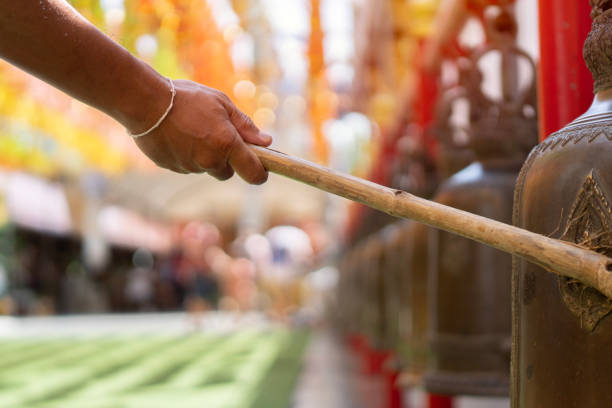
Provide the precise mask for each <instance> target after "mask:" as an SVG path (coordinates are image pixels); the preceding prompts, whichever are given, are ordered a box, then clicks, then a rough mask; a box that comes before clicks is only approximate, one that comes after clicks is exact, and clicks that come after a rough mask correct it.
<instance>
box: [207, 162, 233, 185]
mask: <svg viewBox="0 0 612 408" xmlns="http://www.w3.org/2000/svg"><path fill="white" fill-rule="evenodd" d="M207 173H208V174H210V175H211V176H213V177H214V178H216V179H217V180H219V181H225V180H228V179H230V178H232V176H233V175H234V169H232V168H231V167H230V166H229V165H227V164H226V165H225V166H224V167H221V168H220V169H210V170H208V171H207Z"/></svg>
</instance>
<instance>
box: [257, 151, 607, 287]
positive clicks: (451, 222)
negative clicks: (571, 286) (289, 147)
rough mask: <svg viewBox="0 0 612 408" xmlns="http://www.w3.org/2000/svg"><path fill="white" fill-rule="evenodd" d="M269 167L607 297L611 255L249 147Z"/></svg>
mask: <svg viewBox="0 0 612 408" xmlns="http://www.w3.org/2000/svg"><path fill="white" fill-rule="evenodd" d="M251 148H252V149H253V150H254V152H255V154H257V156H258V157H259V159H260V160H261V162H262V163H263V165H264V166H265V167H266V169H268V170H269V171H271V172H273V173H276V174H280V175H282V176H285V177H289V178H291V179H294V180H297V181H300V182H302V183H306V184H308V185H310V186H313V187H316V188H318V189H321V190H324V191H327V192H329V193H332V194H336V195H339V196H341V197H344V198H347V199H349V200H353V201H357V202H359V203H362V204H364V205H367V206H369V207H372V208H375V209H377V210H379V211H382V212H385V213H387V214H390V215H393V216H396V217H401V218H410V219H413V220H415V221H419V222H422V223H425V224H427V225H429V226H431V227H435V228H439V229H442V230H445V231H448V232H452V233H454V234H458V235H461V236H463V237H466V238H469V239H472V240H475V241H478V242H481V243H483V244H485V245H489V246H492V247H494V248H497V249H499V250H501V251H504V252H508V253H511V254H513V255H517V256H519V257H521V258H524V259H526V260H527V261H529V262H532V263H534V264H536V265H539V266H541V267H542V268H544V269H546V270H548V271H549V272H552V273H555V274H557V275H562V276H568V277H572V278H575V279H578V280H580V281H582V282H584V283H585V284H586V285H588V286H592V287H594V288H595V289H597V290H599V291H600V292H601V293H603V294H604V295H606V296H607V297H609V298H612V259H611V258H608V257H606V256H604V255H601V254H598V253H596V252H593V251H589V250H587V249H584V248H581V247H579V246H578V245H575V244H572V243H569V242H565V241H560V240H557V239H553V238H548V237H546V236H543V235H540V234H536V233H533V232H530V231H527V230H523V229H521V228H517V227H513V226H511V225H508V224H504V223H502V222H499V221H494V220H491V219H488V218H485V217H481V216H479V215H475V214H472V213H469V212H466V211H461V210H457V209H455V208H452V207H448V206H445V205H442V204H439V203H436V202H434V201H429V200H425V199H423V198H419V197H416V196H413V195H412V194H409V193H406V192H404V191H400V190H394V189H391V188H388V187H384V186H381V185H379V184H376V183H372V182H370V181H367V180H363V179H360V178H358V177H354V176H351V175H348V174H343V173H340V172H337V171H335V170H332V169H329V168H326V167H323V166H320V165H318V164H315V163H311V162H309V161H306V160H303V159H299V158H296V157H291V156H288V155H286V154H284V153H280V152H277V151H275V150H271V149H267V148H264V147H259V146H251Z"/></svg>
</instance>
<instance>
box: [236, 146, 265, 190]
mask: <svg viewBox="0 0 612 408" xmlns="http://www.w3.org/2000/svg"><path fill="white" fill-rule="evenodd" d="M229 164H230V166H232V168H233V169H234V170H235V171H236V173H238V174H239V175H240V177H242V178H243V179H244V181H246V182H247V183H250V184H262V183H265V182H266V180H267V179H268V172H267V171H266V169H265V168H264V166H263V164H261V162H260V161H259V159H258V158H257V156H256V155H255V153H253V151H252V150H251V149H249V147H248V146H247V145H246V144H245V143H244V141H242V139H241V138H239V137H238V140H237V141H236V143H235V145H234V148H233V149H232V151H231V153H230V156H229Z"/></svg>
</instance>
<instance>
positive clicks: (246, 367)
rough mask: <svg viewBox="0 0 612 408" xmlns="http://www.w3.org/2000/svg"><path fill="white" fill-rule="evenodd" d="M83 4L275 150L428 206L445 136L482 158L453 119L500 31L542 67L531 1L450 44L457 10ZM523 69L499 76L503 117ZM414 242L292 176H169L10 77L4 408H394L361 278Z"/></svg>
mask: <svg viewBox="0 0 612 408" xmlns="http://www.w3.org/2000/svg"><path fill="white" fill-rule="evenodd" d="M69 2H70V3H71V4H72V5H73V6H74V7H75V8H76V9H77V10H78V11H79V12H81V13H82V14H83V15H84V16H85V17H87V18H88V19H89V20H91V21H92V22H93V23H94V24H95V25H97V26H98V27H99V28H100V29H102V30H103V31H104V32H106V33H107V34H108V35H110V36H111V37H112V38H113V39H115V40H116V41H118V42H120V43H121V44H122V45H123V46H125V47H126V48H127V49H129V50H130V51H131V52H133V53H134V54H136V55H137V56H139V57H140V58H142V59H143V60H145V61H147V62H149V63H150V64H151V65H153V66H154V67H155V68H156V69H157V70H159V71H160V72H161V73H163V74H164V75H166V76H168V77H171V78H189V79H193V80H195V81H198V82H201V83H203V84H206V85H208V86H211V87H214V88H218V89H220V90H222V91H223V92H225V93H226V94H227V95H228V96H230V97H231V98H232V99H233V100H234V101H235V103H236V104H237V105H238V106H239V107H240V108H241V109H242V110H243V111H244V112H246V113H247V114H249V115H250V116H251V117H252V118H253V120H254V121H255V123H256V124H257V125H258V126H259V127H260V128H261V129H264V130H265V131H267V132H269V133H270V134H272V135H273V137H274V144H273V147H274V148H275V149H278V150H281V151H284V152H286V153H289V154H293V155H296V156H299V157H303V158H306V159H309V160H312V161H315V162H318V163H321V164H324V165H327V166H330V167H333V168H335V169H337V170H340V171H343V172H347V173H351V174H354V175H356V176H359V177H364V178H368V179H370V180H373V181H375V182H378V183H381V184H385V185H390V186H393V187H395V188H401V189H405V190H408V191H411V192H413V193H415V194H418V195H421V196H425V197H429V196H431V195H432V194H433V191H434V190H435V188H436V186H437V184H438V182H439V181H440V180H441V179H442V178H443V174H444V171H446V168H445V167H444V166H445V164H440V163H441V162H440V160H439V156H440V152H441V151H443V150H441V148H440V143H441V142H440V139H439V137H438V136H437V134H436V131H434V130H432V129H438V130H439V129H440V126H442V125H443V124H445V125H446V127H447V128H452V135H451V138H452V140H453V145H454V146H455V145H456V146H460V147H461V146H462V143H463V144H466V143H467V141H468V139H469V132H467V131H466V130H465V129H466V128H467V127H469V125H470V119H471V116H470V114H469V112H470V110H469V109H467V108H465V106H464V105H465V103H463V102H461V101H458V102H457V103H456V104H454V105H453V107H452V109H449V110H448V112H446V114H444V113H442V114H440V113H439V112H440V110H439V106H438V102H439V101H440V100H441V96H440V95H443V92H442V91H443V90H445V89H447V88H450V87H452V86H453V84H455V83H458V82H460V77H461V76H462V73H461V72H462V71H461V69H460V68H457V67H458V66H460V64H458V63H457V60H458V59H460V57H461V56H467V55H470V53H471V52H473V50H475V49H477V48H478V47H480V46H482V45H483V44H488V43H490V42H491V41H493V40H491V38H494V37H495V35H494V34H495V33H493V34H491V31H490V27H489V28H487V23H486V22H487V21H488V20H487V18H488V17H487V16H489V15H493V17H492V18H495V16H497V15H499V14H500V13H501V11H500V10H506V9H508V10H511V14H512V15H513V16H517V17H516V21H518V22H519V23H518V24H517V32H516V36H515V37H513V40H512V41H511V42H512V44H514V45H516V46H518V47H521V48H522V49H523V50H524V51H525V56H527V57H531V58H533V59H537V55H538V25H537V18H538V17H537V5H536V4H535V3H536V2H533V1H530V0H517V1H516V2H512V1H490V2H489V1H484V0H483V1H473V2H470V5H469V8H468V9H467V11H464V13H465V15H459V14H457V15H456V17H457V18H461V21H460V22H459V23H457V28H456V32H451V33H449V35H448V36H449V39H446V40H444V39H443V38H438V37H440V35H441V34H442V33H443V32H444V31H445V25H446V24H448V21H447V20H444V19H445V18H447V19H448V18H449V17H448V16H446V17H444V13H443V12H444V10H448V9H449V7H450V5H451V4H452V3H456V2H453V1H450V0H447V1H438V0H71V1H69ZM459 3H461V2H459ZM463 3H465V2H463ZM472 3H473V4H472ZM489 6H493V8H494V10H493V11H492V12H491V11H490V9H489ZM496 13H497V14H496ZM462 16H463V17H462ZM451 20H452V18H451ZM449 21H450V20H449ZM498 28H499V27H498ZM432 55H433V56H435V55H437V56H438V59H439V60H440V61H438V63H436V62H431V60H432V59H434V60H435V58H434V57H432ZM449 60H450V62H449ZM427 64H429V66H426V65H427ZM502 65H503V62H502V58H501V57H498V58H490V59H483V60H481V61H480V62H479V65H478V66H479V67H480V68H479V69H480V71H479V72H481V73H482V76H483V78H482V89H484V90H485V93H486V95H488V96H489V97H490V98H492V99H493V98H496V97H501V98H502V99H503V94H504V82H503V80H502V79H501V77H502V76H501V74H500V70H502V71H503V69H502ZM519 65H520V64H519ZM519 68H520V69H518V71H517V72H519V73H520V74H521V75H522V74H523V73H526V74H525V75H523V76H525V77H527V79H525V80H524V81H523V82H529V81H533V80H534V77H535V71H534V70H533V69H531V68H530V66H529V65H528V64H527V67H526V68H525V67H523V66H522V65H521V66H520V67H519ZM519 76H520V75H519ZM519 82H520V81H519ZM468 102H469V101H468ZM472 102H473V101H472ZM472 106H474V104H472ZM531 108H532V109H533V110H534V115H535V106H532V107H531ZM436 112H438V113H436ZM472 112H474V108H472ZM436 115H438V116H436ZM440 115H441V116H440ZM436 126H437V128H436ZM466 135H467V136H466ZM470 161H471V158H470V159H468V160H467V161H466V162H465V164H469V163H470ZM460 168H461V166H459V169H460ZM396 221H397V220H395V219H393V218H391V217H388V216H385V215H383V214H381V213H378V212H375V211H372V210H369V209H366V208H365V207H363V206H360V205H357V204H354V203H349V202H348V201H346V200H344V199H341V198H337V197H332V196H330V195H327V194H324V193H322V192H319V191H317V190H315V189H312V188H310V187H307V186H304V185H302V184H299V183H296V182H293V181H290V180H287V179H284V178H281V177H279V176H276V175H271V176H270V179H269V181H268V183H266V184H265V185H263V186H257V187H255V186H249V185H247V184H245V183H244V182H243V181H242V180H240V179H239V178H238V177H234V178H233V179H231V180H229V181H227V182H218V181H216V180H215V179H213V178H211V177H209V176H206V175H180V174H173V173H170V172H168V171H165V170H162V169H158V168H156V167H155V166H154V165H153V164H152V163H151V162H150V161H149V160H148V159H147V158H146V157H145V156H144V155H143V154H141V153H140V151H139V150H138V149H137V147H136V145H135V144H134V143H133V141H132V140H131V138H130V137H129V136H127V134H126V132H125V130H124V129H123V128H121V127H120V126H119V125H118V124H117V123H115V122H113V120H111V119H110V118H108V117H106V116H105V115H103V114H101V113H99V112H96V111H94V110H92V109H91V108H89V107H87V106H85V105H83V104H81V103H79V102H78V101H75V100H73V99H71V98H70V97H68V96H66V95H64V94H62V93H61V92H60V91H57V90H55V89H54V88H52V87H50V86H48V85H46V84H44V83H43V82H41V81H40V80H37V79H35V78H33V77H31V76H29V75H28V74H25V73H24V72H22V71H20V70H19V69H17V68H15V67H12V66H11V65H9V64H7V63H5V62H2V61H0V314H2V315H5V316H6V317H5V318H3V319H0V336H2V339H0V343H2V346H1V347H0V367H2V374H0V407H15V406H19V407H60V406H61V407H62V408H66V407H73V406H74V407H85V406H86V407H91V408H94V407H108V408H119V407H162V406H163V407H169V406H173V407H207V408H211V407H224V408H225V407H228V408H229V407H236V408H238V407H266V408H276V407H279V408H280V407H288V406H295V407H307V408H309V407H315V406H317V407H319V408H324V407H330V408H331V407H334V408H336V407H345V406H346V407H361V406H363V407H376V406H392V405H389V404H390V403H389V402H388V401H387V400H386V399H385V398H386V395H387V394H388V393H387V391H385V390H387V388H386V387H387V383H386V382H385V381H387V380H386V379H383V377H381V376H378V377H377V376H375V375H366V374H364V372H363V370H361V369H360V368H359V367H360V364H361V363H360V362H359V361H357V360H355V358H353V357H351V356H350V355H349V356H347V355H346V354H347V353H349V348H348V347H346V346H345V345H344V343H342V342H341V341H339V340H338V336H336V335H335V334H334V333H336V331H337V328H338V327H344V326H342V323H341V320H342V319H341V318H338V310H342V308H341V307H338V303H339V299H341V297H340V295H339V292H338V290H337V289H338V287H339V286H338V285H339V282H341V281H342V279H341V269H342V268H341V267H340V266H339V264H341V261H342V260H346V254H347V253H349V251H350V250H351V249H352V248H359V247H358V243H360V242H362V241H363V240H364V239H365V238H366V237H369V236H372V234H374V233H375V232H377V231H379V230H381V229H382V228H383V227H384V226H386V225H389V224H392V223H394V222H396ZM400 251H401V250H400ZM364 301H365V300H364ZM334 319H335V320H334ZM338 321H340V323H338ZM334 322H335V323H334ZM374 371H376V370H374ZM9 373H10V375H8V374H9ZM372 398H374V400H372ZM377 398H378V399H377ZM411 398H412V401H413V404H414V405H411V406H417V407H418V406H425V405H419V404H421V403H420V402H414V401H417V400H415V398H417V399H418V398H419V397H418V396H416V397H415V396H412V397H411ZM383 400H384V401H383ZM385 401H386V402H385ZM500 401H501V402H500ZM500 401H497V402H488V403H487V404H488V405H486V404H485V405H483V406H490V407H491V406H497V405H492V404H495V403H500V404H501V405H499V406H508V403H507V400H506V399H503V398H502V399H501V400H500ZM405 404H407V402H406V403H405ZM423 404H424V403H423ZM466 404H469V403H466ZM406 406H407V405H406ZM465 406H466V407H468V406H470V405H465ZM471 406H476V405H471Z"/></svg>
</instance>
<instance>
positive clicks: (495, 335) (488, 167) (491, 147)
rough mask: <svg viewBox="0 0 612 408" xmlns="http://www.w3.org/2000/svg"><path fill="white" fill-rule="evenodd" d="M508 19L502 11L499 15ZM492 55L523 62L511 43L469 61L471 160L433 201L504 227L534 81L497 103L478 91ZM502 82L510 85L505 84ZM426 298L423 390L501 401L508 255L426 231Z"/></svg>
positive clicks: (531, 129) (531, 124) (528, 134)
mask: <svg viewBox="0 0 612 408" xmlns="http://www.w3.org/2000/svg"><path fill="white" fill-rule="evenodd" d="M502 17H503V18H504V19H507V18H508V15H507V14H504V15H503V16H502ZM491 51H497V52H499V54H500V55H501V60H502V61H506V62H509V63H502V66H505V67H506V69H502V70H501V71H502V72H501V73H500V74H501V76H502V81H501V82H502V83H503V84H506V83H508V81H507V79H508V78H505V76H510V77H512V76H514V73H513V72H512V70H510V71H508V69H507V68H508V67H510V68H513V67H514V68H516V61H517V60H518V59H524V60H526V61H528V63H529V64H530V66H531V68H532V72H535V68H534V66H533V63H532V61H531V59H530V58H529V57H528V56H527V55H526V54H525V53H524V52H522V51H521V50H518V49H517V48H515V47H514V45H512V42H494V43H492V44H491V45H489V46H487V47H484V48H483V49H480V50H476V51H475V52H474V53H473V55H472V57H471V66H472V68H471V70H470V72H471V76H470V77H469V78H468V81H467V82H466V83H465V84H464V86H465V89H466V91H467V97H468V100H469V103H470V112H469V115H470V127H471V128H470V131H469V133H470V139H471V140H470V145H471V147H472V149H473V151H474V153H475V155H476V161H475V162H474V163H472V164H471V165H470V166H468V167H466V168H465V169H463V170H461V171H460V172H458V173H456V174H455V175H454V176H452V177H451V178H450V179H449V180H447V181H446V182H445V183H443V185H442V186H441V188H440V189H439V191H438V193H437V195H436V196H435V200H436V201H438V202H440V203H442V204H446V205H449V206H452V207H456V208H459V209H462V210H465V211H469V212H472V213H475V214H479V215H482V216H485V217H488V218H492V219H495V220H498V221H502V222H506V223H509V222H510V221H511V219H512V201H513V191H514V185H515V181H516V178H517V176H518V172H519V169H520V167H521V164H522V163H523V160H524V159H525V157H526V155H527V152H528V151H529V150H530V149H531V147H532V146H533V145H534V144H535V143H536V141H537V120H536V117H535V81H531V83H530V84H529V86H527V87H526V88H523V89H522V90H521V91H519V92H516V88H514V89H507V88H504V89H503V95H502V97H501V98H500V99H499V100H493V99H491V98H489V97H488V96H486V95H484V93H483V92H482V91H481V74H480V71H479V70H478V68H477V67H478V61H479V60H480V59H481V58H482V57H483V56H484V55H486V54H487V53H489V52H491ZM509 82H510V83H511V82H512V81H509ZM429 246H430V248H429V260H428V263H429V297H430V301H431V304H430V308H429V311H430V333H431V337H430V341H431V348H432V352H433V361H432V367H431V369H430V371H429V372H428V374H427V375H426V377H425V387H426V389H427V391H428V392H431V393H434V394H443V395H485V396H505V395H508V393H509V372H510V345H511V299H510V293H511V290H510V289H511V264H512V259H511V256H510V255H507V254H505V253H502V252H500V251H498V250H495V249H492V248H490V247H487V246H485V245H482V244H478V243H475V242H473V241H470V240H468V239H465V238H462V237H459V236H456V235H452V234H449V233H446V232H442V231H439V230H434V229H431V230H430V234H429Z"/></svg>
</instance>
